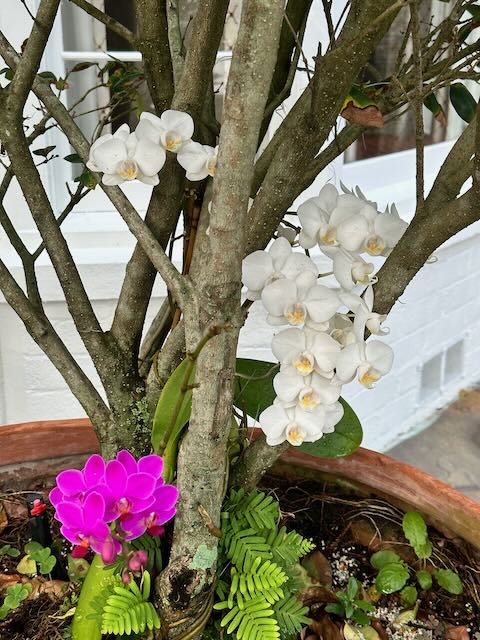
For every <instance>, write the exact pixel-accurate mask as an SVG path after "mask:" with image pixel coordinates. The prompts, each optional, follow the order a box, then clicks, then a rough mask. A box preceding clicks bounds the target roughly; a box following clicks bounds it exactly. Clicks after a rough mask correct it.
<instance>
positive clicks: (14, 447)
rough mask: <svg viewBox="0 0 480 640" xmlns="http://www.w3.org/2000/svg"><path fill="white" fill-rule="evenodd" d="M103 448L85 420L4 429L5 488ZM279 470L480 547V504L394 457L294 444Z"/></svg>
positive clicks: (44, 476) (1, 472)
mask: <svg viewBox="0 0 480 640" xmlns="http://www.w3.org/2000/svg"><path fill="white" fill-rule="evenodd" d="M98 446H99V445H98V440H97V438H96V436H95V434H94V432H93V429H92V427H91V425H90V422H89V421H88V420H86V419H81V420H58V421H55V420H52V421H47V422H28V423H24V424H15V425H9V426H4V427H0V490H6V489H16V490H19V489H34V488H39V487H41V486H42V485H43V486H45V485H48V484H49V483H51V482H52V481H53V478H54V477H55V475H56V474H57V473H58V472H59V471H61V470H62V469H66V468H69V467H70V468H71V467H81V466H82V464H83V462H84V460H85V459H86V457H87V456H88V455H89V454H91V453H93V452H95V451H98ZM275 469H276V471H279V472H281V473H282V474H283V475H285V476H287V477H289V478H291V479H292V481H295V480H299V479H302V478H312V479H316V480H320V481H329V482H342V483H343V484H348V485H349V486H350V487H351V488H352V489H353V490H354V491H360V492H361V493H364V494H374V495H376V496H379V497H384V498H387V499H388V500H389V501H390V502H392V503H393V504H397V505H398V506H400V507H401V508H403V509H405V510H412V509H413V510H417V511H420V512H422V513H423V514H424V515H425V516H426V517H427V519H428V520H429V521H430V522H431V524H433V525H434V526H435V527H436V528H437V529H438V530H439V531H442V532H443V533H444V534H445V535H447V536H448V537H459V538H463V539H464V540H465V541H467V542H469V543H471V544H472V545H473V546H474V547H475V548H476V549H478V550H479V551H480V504H479V503H477V502H474V501H473V500H471V499H470V498H467V497H466V496H464V495H462V494H461V493H459V492H458V491H456V490H455V489H452V487H449V486H448V485H446V484H445V483H443V482H441V481H439V480H436V479H435V478H432V477H431V476H429V475H427V474H426V473H424V472H423V471H420V469H417V468H415V467H412V466H410V465H407V464H404V463H403V462H399V461H397V460H394V459H393V458H390V457H389V456H386V455H384V454H381V453H376V452H374V451H369V450H368V449H359V450H358V451H356V452H355V453H354V454H353V455H351V456H349V457H348V458H337V459H328V458H315V457H313V456H310V455H307V454H304V453H301V452H300V451H298V450H297V449H294V448H291V449H290V451H288V452H287V453H286V454H285V455H284V456H283V457H282V459H281V460H280V461H279V463H278V464H277V465H276V467H275Z"/></svg>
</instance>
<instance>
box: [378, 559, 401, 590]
mask: <svg viewBox="0 0 480 640" xmlns="http://www.w3.org/2000/svg"><path fill="white" fill-rule="evenodd" d="M408 578H409V573H408V569H407V567H406V566H405V565H404V564H403V562H391V563H390V564H386V565H385V566H384V567H382V568H381V569H380V571H379V572H378V575H377V578H376V580H375V586H376V588H377V591H379V592H380V593H395V592H396V591H400V590H401V589H403V587H404V586H405V584H406V582H407V580H408Z"/></svg>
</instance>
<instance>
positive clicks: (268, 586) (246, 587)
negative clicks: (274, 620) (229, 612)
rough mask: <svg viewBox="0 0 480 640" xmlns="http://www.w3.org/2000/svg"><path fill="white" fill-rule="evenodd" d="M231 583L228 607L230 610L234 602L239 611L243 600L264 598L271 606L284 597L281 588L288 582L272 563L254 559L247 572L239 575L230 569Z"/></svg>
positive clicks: (279, 569) (281, 571)
mask: <svg viewBox="0 0 480 640" xmlns="http://www.w3.org/2000/svg"><path fill="white" fill-rule="evenodd" d="M231 573H232V581H231V586H230V592H229V594H228V600H227V602H228V606H229V608H230V609H231V608H232V607H233V606H234V601H235V600H236V602H237V604H238V606H239V607H240V609H242V608H243V602H244V600H245V599H247V600H251V599H255V598H262V597H263V598H265V599H266V601H267V602H268V603H269V604H273V603H274V602H277V601H278V600H280V599H282V598H283V597H284V594H283V591H282V589H281V586H282V585H283V584H285V582H287V580H288V576H287V575H286V573H285V572H284V571H283V570H282V569H281V568H280V567H279V566H278V565H277V564H275V563H274V562H270V560H266V561H265V562H263V563H262V560H261V558H256V559H255V560H254V562H253V564H252V566H251V568H250V570H249V571H247V572H245V573H239V572H238V571H237V569H235V567H232V572H231Z"/></svg>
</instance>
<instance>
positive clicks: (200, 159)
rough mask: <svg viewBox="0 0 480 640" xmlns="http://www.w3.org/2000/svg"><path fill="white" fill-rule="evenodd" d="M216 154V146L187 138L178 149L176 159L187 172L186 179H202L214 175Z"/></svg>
mask: <svg viewBox="0 0 480 640" xmlns="http://www.w3.org/2000/svg"><path fill="white" fill-rule="evenodd" d="M217 154H218V146H217V147H215V148H214V147H210V146H209V145H208V144H200V143H199V142H193V140H189V141H188V142H186V143H185V144H183V145H182V146H181V147H180V149H179V150H178V152H177V160H178V162H179V164H181V166H182V167H183V168H184V169H185V171H186V172H187V179H188V180H192V181H196V180H204V179H205V178H206V177H207V176H214V175H215V170H216V167H217Z"/></svg>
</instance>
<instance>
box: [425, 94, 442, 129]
mask: <svg viewBox="0 0 480 640" xmlns="http://www.w3.org/2000/svg"><path fill="white" fill-rule="evenodd" d="M423 104H424V105H425V106H426V107H427V109H428V110H429V111H431V112H432V114H433V115H434V117H435V119H436V120H438V121H439V122H440V123H441V124H443V125H446V124H447V118H446V116H445V112H444V110H443V108H442V105H441V104H440V103H439V101H438V100H437V98H436V96H435V94H433V93H429V94H428V96H427V97H426V98H425V100H424V101H423Z"/></svg>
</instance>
